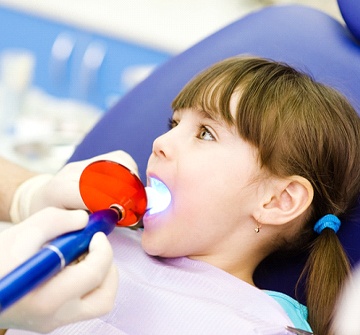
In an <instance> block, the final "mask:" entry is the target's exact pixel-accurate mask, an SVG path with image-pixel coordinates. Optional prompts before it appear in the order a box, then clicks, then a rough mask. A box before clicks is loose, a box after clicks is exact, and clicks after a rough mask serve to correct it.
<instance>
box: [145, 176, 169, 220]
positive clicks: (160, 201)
mask: <svg viewBox="0 0 360 335" xmlns="http://www.w3.org/2000/svg"><path fill="white" fill-rule="evenodd" d="M145 191H146V197H147V209H148V213H149V214H155V213H159V212H162V211H164V210H165V209H166V208H167V207H168V206H169V204H170V202H171V193H170V191H169V189H168V188H167V186H166V185H165V184H164V183H163V182H161V181H160V180H158V179H156V178H150V186H147V187H145Z"/></svg>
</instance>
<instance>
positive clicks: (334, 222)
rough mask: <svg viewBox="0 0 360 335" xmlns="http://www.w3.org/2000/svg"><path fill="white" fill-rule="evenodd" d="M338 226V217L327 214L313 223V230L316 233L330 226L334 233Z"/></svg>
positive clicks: (339, 223) (339, 224)
mask: <svg viewBox="0 0 360 335" xmlns="http://www.w3.org/2000/svg"><path fill="white" fill-rule="evenodd" d="M340 226H341V221H340V220H339V218H338V217H337V216H336V215H333V214H327V215H325V216H323V217H322V218H321V219H320V220H319V221H317V222H316V223H315V226H314V231H315V232H316V233H318V234H321V232H322V231H323V230H324V229H325V228H330V229H332V230H333V231H334V232H335V234H336V233H337V232H338V230H339V228H340Z"/></svg>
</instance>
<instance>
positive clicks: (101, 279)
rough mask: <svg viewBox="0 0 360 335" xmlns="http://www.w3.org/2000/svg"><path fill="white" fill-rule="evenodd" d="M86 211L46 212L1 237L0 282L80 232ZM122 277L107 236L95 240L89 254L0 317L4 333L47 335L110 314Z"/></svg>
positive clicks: (9, 230)
mask: <svg viewBox="0 0 360 335" xmlns="http://www.w3.org/2000/svg"><path fill="white" fill-rule="evenodd" d="M87 222H88V215H87V214H86V212H85V211H82V210H72V211H66V210H62V209H56V208H47V209H44V210H42V211H40V212H38V213H36V214H34V215H33V216H30V217H29V218H28V219H27V220H25V221H24V222H22V223H20V224H19V225H16V226H14V227H11V228H8V229H6V230H5V231H3V232H1V233H0V248H1V252H0V276H1V277H2V276H4V275H5V274H6V273H8V272H10V271H11V270H12V269H13V268H15V267H16V266H18V265H20V264H21V263H22V262H24V261H25V260H26V259H28V258H29V257H31V256H32V255H33V254H34V253H36V252H37V251H38V250H39V249H40V248H41V246H42V245H44V244H45V243H46V242H48V241H49V240H51V239H53V238H55V237H57V236H59V235H62V234H64V233H67V232H70V231H73V230H78V229H82V228H84V227H85V226H86V224H87ZM117 286H118V274H117V270H116V267H115V265H114V264H113V253H112V249H111V246H110V244H109V242H108V240H107V238H106V236H105V235H104V234H103V233H97V234H96V235H94V237H93V239H92V241H91V243H90V249H89V253H88V254H87V255H86V257H85V258H84V259H83V260H81V261H80V262H79V263H77V264H74V265H70V266H67V267H66V268H65V269H64V270H63V271H61V272H60V273H59V274H57V275H56V276H55V277H53V278H52V279H50V280H49V281H48V282H46V283H45V284H43V285H42V286H40V287H38V288H37V289H35V290H33V291H32V292H30V293H29V294H28V295H26V296H25V297H23V298H22V299H21V300H19V301H18V302H17V303H15V304H14V305H13V306H11V307H9V308H8V309H7V310H5V311H4V312H3V313H2V314H0V328H19V329H26V330H32V331H37V332H49V331H51V330H53V329H55V328H57V327H60V326H63V325H65V324H68V323H72V322H76V321H80V320H85V319H90V318H94V317H97V316H100V315H103V314H105V313H107V312H109V311H110V310H111V309H112V307H113V304H114V300H115V295H116V291H117Z"/></svg>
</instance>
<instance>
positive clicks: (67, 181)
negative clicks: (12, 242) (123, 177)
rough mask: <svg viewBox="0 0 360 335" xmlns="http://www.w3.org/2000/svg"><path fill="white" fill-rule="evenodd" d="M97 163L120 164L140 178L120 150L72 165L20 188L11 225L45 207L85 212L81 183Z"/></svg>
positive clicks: (38, 177)
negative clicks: (90, 166)
mask: <svg viewBox="0 0 360 335" xmlns="http://www.w3.org/2000/svg"><path fill="white" fill-rule="evenodd" d="M98 160H109V161H114V162H118V163H120V164H122V165H124V166H126V167H127V168H128V169H130V170H131V171H133V172H134V173H136V174H138V168H137V165H136V163H135V161H134V160H133V159H132V157H131V156H130V155H129V154H128V153H126V152H125V151H121V150H118V151H113V152H109V153H107V154H103V155H99V156H96V157H93V158H90V159H87V160H83V161H78V162H73V163H69V164H67V165H65V166H64V167H63V168H62V169H61V170H60V171H59V172H58V173H57V174H56V175H55V176H52V175H38V176H35V177H32V178H30V179H29V180H27V181H25V182H24V183H23V184H21V185H20V187H19V188H18V189H17V191H16V192H15V196H14V198H13V201H12V205H11V208H10V217H11V221H12V222H20V221H23V220H25V219H26V218H27V217H28V216H30V215H31V214H33V213H35V212H37V211H39V210H41V209H43V208H45V207H58V208H65V209H86V207H85V205H84V202H83V201H82V199H81V196H80V192H79V179H80V175H81V173H82V171H83V170H84V168H85V167H86V166H87V165H89V164H90V163H91V162H94V161H98Z"/></svg>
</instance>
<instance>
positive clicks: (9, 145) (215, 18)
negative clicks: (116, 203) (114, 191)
mask: <svg viewBox="0 0 360 335" xmlns="http://www.w3.org/2000/svg"><path fill="white" fill-rule="evenodd" d="M286 4H300V5H306V6H311V7H315V8H317V9H319V10H322V11H324V12H326V13H328V14H329V15H331V16H333V17H334V18H336V19H338V20H339V21H342V19H341V15H340V12H339V9H338V6H337V2H336V0H297V1H295V0H293V1H291V0H221V1H219V0H172V1H165V0H101V1H100V0H75V1H74V0H62V1H58V0H56V1H55V0H0V26H1V33H0V141H1V142H0V143H1V145H0V155H2V156H5V157H7V158H9V159H11V160H13V161H16V162H18V163H20V164H22V165H25V166H27V167H29V168H30V169H33V170H37V171H39V172H54V171H56V170H57V169H58V168H59V167H61V166H62V165H63V164H64V162H65V161H66V160H67V158H68V157H69V156H70V155H71V154H72V152H73V150H74V147H75V146H76V144H77V143H78V142H79V141H80V140H81V138H82V137H83V136H84V134H86V132H88V131H89V130H90V129H91V127H92V126H93V125H94V123H95V122H96V121H97V120H98V119H99V118H100V117H101V116H102V115H103V113H106V111H107V110H108V109H109V108H111V106H112V105H113V104H114V103H115V102H116V101H117V100H118V99H120V98H121V96H123V95H124V94H125V93H126V92H127V91H128V90H129V89H131V88H132V87H133V86H134V85H136V84H137V83H139V82H140V81H141V80H143V79H144V78H146V76H148V75H149V74H150V73H151V71H153V70H154V69H155V68H156V67H157V66H159V65H160V64H162V63H164V62H166V61H167V60H168V59H169V58H170V57H172V56H173V55H176V54H178V53H180V52H182V51H184V50H185V49H187V48H189V47H191V46H192V45H193V44H195V43H197V42H198V41H200V40H202V39H203V38H205V37H207V36H209V35H210V34H212V33H214V32H216V31H217V30H219V29H221V28H222V27H224V26H226V25H228V24H230V23H231V22H233V21H235V20H237V19H239V18H241V17H242V16H244V15H247V14H249V13H251V12H252V11H256V10H259V9H261V8H263V7H265V6H273V5H276V6H277V5H278V6H281V5H286Z"/></svg>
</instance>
